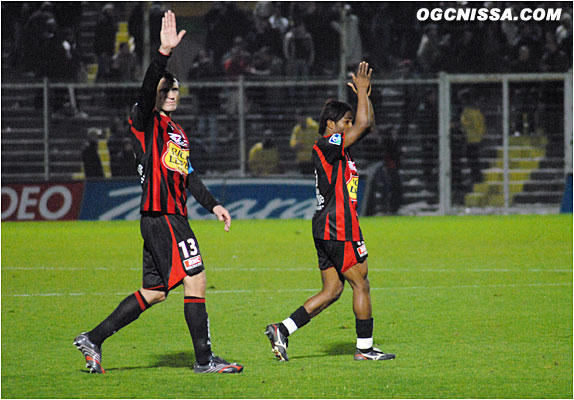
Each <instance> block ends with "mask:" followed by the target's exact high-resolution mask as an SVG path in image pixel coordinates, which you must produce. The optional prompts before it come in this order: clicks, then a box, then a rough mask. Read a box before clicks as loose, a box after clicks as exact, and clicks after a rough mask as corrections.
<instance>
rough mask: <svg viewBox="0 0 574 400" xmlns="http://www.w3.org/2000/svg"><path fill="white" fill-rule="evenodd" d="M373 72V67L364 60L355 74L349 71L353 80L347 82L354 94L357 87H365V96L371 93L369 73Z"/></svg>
mask: <svg viewBox="0 0 574 400" xmlns="http://www.w3.org/2000/svg"><path fill="white" fill-rule="evenodd" d="M372 74H373V69H372V68H369V63H368V62H366V61H361V63H360V64H359V68H358V69H357V75H356V76H355V74H353V73H352V72H351V78H352V79H353V82H349V83H347V85H349V87H350V88H351V89H353V92H355V94H358V89H360V88H365V89H367V90H368V91H367V96H369V95H370V94H371V75H372Z"/></svg>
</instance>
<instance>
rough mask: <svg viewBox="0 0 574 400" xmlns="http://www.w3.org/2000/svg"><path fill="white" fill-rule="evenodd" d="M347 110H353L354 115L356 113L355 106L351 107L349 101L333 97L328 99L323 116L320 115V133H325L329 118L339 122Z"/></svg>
mask: <svg viewBox="0 0 574 400" xmlns="http://www.w3.org/2000/svg"><path fill="white" fill-rule="evenodd" d="M347 111H351V112H352V113H353V115H354V114H355V110H353V107H351V105H350V104H349V103H345V102H344V101H338V100H333V99H329V100H327V101H326V102H325V104H324V105H323V109H322V110H321V116H320V117H319V134H320V135H323V134H324V133H325V129H326V128H327V121H328V120H331V121H333V122H337V121H339V120H340V119H341V118H343V117H344V116H345V114H346V113H347Z"/></svg>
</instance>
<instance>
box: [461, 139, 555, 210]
mask: <svg viewBox="0 0 574 400" xmlns="http://www.w3.org/2000/svg"><path fill="white" fill-rule="evenodd" d="M548 143H549V141H548V139H547V138H546V137H543V136H512V137H510V138H509V147H508V157H509V160H508V168H509V171H508V180H509V200H510V204H515V203H516V204H525V203H530V202H534V203H536V202H538V201H539V200H541V199H542V200H544V199H547V200H548V199H553V200H555V199H556V195H555V193H556V192H557V191H559V190H560V189H559V187H560V184H559V183H558V185H556V184H552V185H545V184H544V183H543V182H540V180H543V179H544V178H549V177H552V179H554V178H555V176H556V175H555V172H554V173H548V174H545V173H544V172H543V171H544V170H543V168H542V167H543V166H545V165H546V164H547V163H549V162H555V163H558V164H560V161H559V160H554V158H550V159H548V160H547V159H546V146H547V145H548ZM503 157H504V149H503V148H502V147H498V148H497V158H496V159H493V160H491V161H490V168H487V169H485V170H483V171H482V175H483V178H484V179H483V182H481V183H475V184H474V186H473V191H472V192H471V193H467V194H466V195H465V205H466V206H467V207H485V206H492V207H501V206H504V182H503V180H504V169H503V168H504V160H503ZM550 160H554V161H550ZM539 193H554V194H549V195H548V196H542V195H540V194H539ZM529 196H531V197H532V199H533V200H532V201H529V200H528V198H529ZM515 199H516V201H515ZM559 201H560V200H559V199H558V202H559Z"/></svg>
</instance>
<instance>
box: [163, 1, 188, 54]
mask: <svg viewBox="0 0 574 400" xmlns="http://www.w3.org/2000/svg"><path fill="white" fill-rule="evenodd" d="M185 33H186V31H185V29H182V30H181V31H180V32H179V33H177V26H176V22H175V14H174V13H173V12H171V10H168V11H166V12H165V13H164V14H163V17H162V19H161V32H160V33H159V36H160V40H161V45H160V47H159V51H160V52H161V53H162V54H165V55H169V54H170V53H171V51H172V50H173V49H175V48H176V47H177V45H178V44H179V42H181V39H182V38H183V36H184V35H185Z"/></svg>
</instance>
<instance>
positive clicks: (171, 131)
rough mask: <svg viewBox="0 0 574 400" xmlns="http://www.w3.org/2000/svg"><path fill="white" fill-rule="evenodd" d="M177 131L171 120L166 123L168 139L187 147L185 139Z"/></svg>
mask: <svg viewBox="0 0 574 400" xmlns="http://www.w3.org/2000/svg"><path fill="white" fill-rule="evenodd" d="M178 131H179V129H177V128H176V127H174V126H173V125H172V123H171V122H168V123H167V134H168V135H169V138H170V140H171V141H172V142H174V143H176V144H178V145H180V146H182V147H188V143H187V139H186V138H185V137H184V136H183V135H182V134H181V133H180V132H178Z"/></svg>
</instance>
